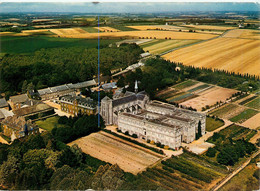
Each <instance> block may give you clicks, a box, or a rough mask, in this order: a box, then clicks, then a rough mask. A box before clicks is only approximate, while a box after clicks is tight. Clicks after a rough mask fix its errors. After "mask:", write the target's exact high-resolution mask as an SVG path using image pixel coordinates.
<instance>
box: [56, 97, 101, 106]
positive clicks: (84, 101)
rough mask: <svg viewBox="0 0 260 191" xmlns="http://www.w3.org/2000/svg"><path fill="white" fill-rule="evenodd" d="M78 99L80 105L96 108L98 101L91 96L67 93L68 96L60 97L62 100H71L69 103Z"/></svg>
mask: <svg viewBox="0 0 260 191" xmlns="http://www.w3.org/2000/svg"><path fill="white" fill-rule="evenodd" d="M75 100H77V101H78V105H79V106H82V107H88V108H91V109H95V108H96V105H97V103H96V102H95V101H94V100H93V99H90V98H83V97H81V96H72V95H66V96H62V97H61V98H60V101H61V102H69V103H73V101H75Z"/></svg>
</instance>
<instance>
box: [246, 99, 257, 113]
mask: <svg viewBox="0 0 260 191" xmlns="http://www.w3.org/2000/svg"><path fill="white" fill-rule="evenodd" d="M246 106H247V107H251V108H254V109H258V110H259V109H260V97H257V98H255V99H253V100H252V101H250V102H249V103H247V104H246Z"/></svg>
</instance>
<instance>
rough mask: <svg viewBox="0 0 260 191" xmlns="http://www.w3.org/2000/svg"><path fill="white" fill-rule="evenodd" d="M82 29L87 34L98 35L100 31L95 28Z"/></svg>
mask: <svg viewBox="0 0 260 191" xmlns="http://www.w3.org/2000/svg"><path fill="white" fill-rule="evenodd" d="M81 29H83V30H84V31H86V32H89V33H97V32H98V29H96V28H94V27H81Z"/></svg>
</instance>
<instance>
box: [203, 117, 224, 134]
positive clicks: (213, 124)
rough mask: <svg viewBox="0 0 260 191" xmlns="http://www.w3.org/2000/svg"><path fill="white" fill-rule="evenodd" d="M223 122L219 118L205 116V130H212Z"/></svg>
mask: <svg viewBox="0 0 260 191" xmlns="http://www.w3.org/2000/svg"><path fill="white" fill-rule="evenodd" d="M224 124H225V123H224V122H222V121H220V120H216V119H212V118H211V117H207V118H206V131H214V130H215V129H217V128H219V127H221V126H223V125H224Z"/></svg>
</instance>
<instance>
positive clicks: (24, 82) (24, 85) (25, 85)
mask: <svg viewBox="0 0 260 191" xmlns="http://www.w3.org/2000/svg"><path fill="white" fill-rule="evenodd" d="M27 85H28V84H27V80H24V81H23V85H22V93H26V91H27Z"/></svg>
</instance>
